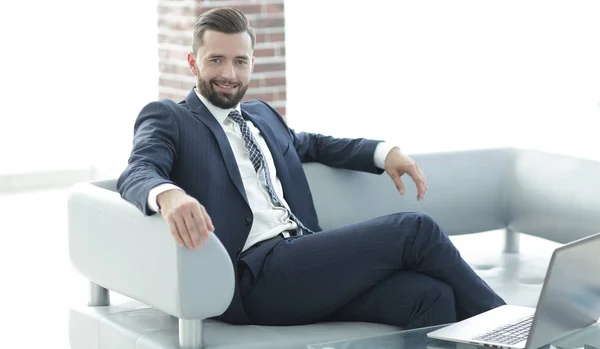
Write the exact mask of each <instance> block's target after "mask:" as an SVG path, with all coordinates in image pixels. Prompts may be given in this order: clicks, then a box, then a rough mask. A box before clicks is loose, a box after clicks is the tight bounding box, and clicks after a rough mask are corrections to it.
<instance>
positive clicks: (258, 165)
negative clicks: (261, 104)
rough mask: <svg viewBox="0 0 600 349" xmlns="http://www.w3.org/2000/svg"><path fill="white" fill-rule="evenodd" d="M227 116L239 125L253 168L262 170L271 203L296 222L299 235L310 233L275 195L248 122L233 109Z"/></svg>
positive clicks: (262, 156)
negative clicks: (299, 229)
mask: <svg viewBox="0 0 600 349" xmlns="http://www.w3.org/2000/svg"><path fill="white" fill-rule="evenodd" d="M227 117H228V118H230V119H231V120H233V121H235V123H237V124H238V125H239V126H240V130H241V131H242V137H243V138H244V144H245V146H246V150H247V151H248V155H249V156H250V161H251V162H252V166H254V170H256V172H257V173H259V171H261V170H262V171H263V174H264V176H265V181H266V184H267V192H268V193H269V196H270V197H271V201H272V202H273V204H274V205H276V206H278V207H281V208H283V209H284V210H285V211H286V212H287V213H288V214H289V216H290V218H291V219H292V220H293V221H294V222H296V224H298V227H300V228H301V232H300V233H299V235H302V234H303V232H305V233H307V234H312V233H313V231H312V230H310V229H308V228H307V227H305V226H304V224H302V222H300V220H299V219H298V217H296V215H295V214H293V213H292V211H290V210H288V209H287V208H286V207H285V206H284V205H283V204H282V203H281V201H280V200H279V198H278V197H277V193H276V192H275V188H274V187H273V183H271V175H270V173H269V166H267V161H266V159H265V156H264V154H263V153H262V151H261V150H260V147H259V145H258V142H257V141H256V138H254V135H253V134H252V132H251V131H250V128H249V127H248V124H246V121H245V120H244V119H243V118H242V116H241V115H240V113H239V112H238V111H237V110H235V109H234V110H232V111H231V112H230V113H229V115H228V116H227Z"/></svg>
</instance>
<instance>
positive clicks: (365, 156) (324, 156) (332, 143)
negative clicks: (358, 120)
mask: <svg viewBox="0 0 600 349" xmlns="http://www.w3.org/2000/svg"><path fill="white" fill-rule="evenodd" d="M263 103H264V104H265V105H266V106H267V107H268V108H269V109H271V110H272V111H273V113H275V115H277V117H278V118H279V120H280V121H281V122H282V123H283V124H284V125H285V127H286V129H287V130H288V132H289V134H290V137H291V138H292V141H293V143H294V148H296V152H297V153H298V156H299V157H300V161H302V162H319V163H322V164H323V165H327V166H330V167H338V168H344V169H347V170H355V171H363V172H370V173H377V174H381V173H383V170H382V169H380V168H379V167H377V166H376V165H375V149H376V148H377V145H378V144H379V143H381V142H382V141H378V140H370V139H364V138H355V139H352V138H334V137H331V136H324V135H321V134H318V133H308V132H299V133H296V132H295V131H294V130H293V129H291V128H289V127H288V126H287V124H286V122H285V120H284V119H283V117H282V116H281V115H279V113H278V112H277V111H276V110H275V109H273V108H272V107H271V106H270V105H269V104H267V103H265V102H263Z"/></svg>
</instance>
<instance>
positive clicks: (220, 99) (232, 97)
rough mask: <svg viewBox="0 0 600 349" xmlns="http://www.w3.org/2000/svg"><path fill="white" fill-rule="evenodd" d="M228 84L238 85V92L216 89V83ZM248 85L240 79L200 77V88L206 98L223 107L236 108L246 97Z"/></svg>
mask: <svg viewBox="0 0 600 349" xmlns="http://www.w3.org/2000/svg"><path fill="white" fill-rule="evenodd" d="M215 83H216V84H227V85H237V86H238V87H237V92H235V93H227V92H219V91H216V90H215V86H214V84H215ZM248 85H249V84H246V85H242V83H241V82H240V81H229V80H223V79H210V80H204V79H200V78H198V90H199V92H200V94H201V95H202V96H204V98H206V99H208V101H209V102H211V103H212V104H213V105H215V106H216V107H219V108H221V109H231V108H235V106H236V105H238V103H240V101H241V100H242V98H244V95H245V94H246V91H248Z"/></svg>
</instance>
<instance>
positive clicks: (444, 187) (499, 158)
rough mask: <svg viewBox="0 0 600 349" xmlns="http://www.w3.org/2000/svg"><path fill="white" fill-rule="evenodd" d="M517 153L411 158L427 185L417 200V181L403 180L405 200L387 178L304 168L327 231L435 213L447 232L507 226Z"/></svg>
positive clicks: (498, 151)
mask: <svg viewBox="0 0 600 349" xmlns="http://www.w3.org/2000/svg"><path fill="white" fill-rule="evenodd" d="M515 153H516V151H515V149H512V148H500V149H483V150H469V151H458V152H446V153H431V154H416V155H411V157H412V158H413V159H415V160H416V161H417V163H418V164H419V166H420V167H421V169H422V170H423V172H424V173H425V175H426V176H427V180H428V183H429V190H428V192H427V195H426V196H425V199H424V200H421V201H417V200H416V188H415V184H414V182H412V180H411V179H410V177H408V176H406V175H405V176H403V177H402V180H403V182H404V184H405V187H406V189H407V190H406V193H405V194H404V196H401V195H400V194H399V193H398V192H397V191H396V188H395V186H394V183H393V182H392V180H391V179H390V178H389V176H387V174H385V173H384V174H382V175H373V174H367V173H359V172H352V171H347V170H341V169H332V168H329V167H326V166H323V165H321V164H316V163H311V164H305V165H304V169H305V171H306V173H307V177H308V180H309V184H310V187H311V192H312V194H313V199H314V201H315V206H316V209H317V214H318V216H319V221H320V224H321V227H322V228H323V229H327V228H332V227H335V226H339V225H343V224H348V223H354V222H358V221H361V220H364V219H369V218H374V217H377V216H381V215H385V214H390V213H395V212H401V211H419V212H425V213H427V214H429V215H431V216H432V217H433V218H434V219H435V220H436V221H437V222H438V223H439V224H440V225H441V226H442V227H443V228H444V230H445V231H446V232H447V233H448V234H467V233H476V232H482V231H488V230H494V229H502V228H506V227H507V224H508V219H509V214H508V213H509V210H508V208H509V200H510V198H509V193H510V190H508V189H509V188H510V186H511V185H512V184H511V183H512V182H513V181H512V178H511V176H512V174H513V171H512V167H513V166H512V165H513V163H514V157H515Z"/></svg>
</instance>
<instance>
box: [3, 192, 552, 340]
mask: <svg viewBox="0 0 600 349" xmlns="http://www.w3.org/2000/svg"><path fill="white" fill-rule="evenodd" d="M67 193H68V189H67V188H55V189H49V190H42V191H39V190H38V191H30V192H19V193H4V194H0V215H1V216H0V217H1V219H0V275H1V277H2V284H1V285H2V287H1V288H0V289H1V297H0V299H1V300H3V301H4V302H5V305H4V306H2V316H3V317H4V321H3V322H4V324H5V325H3V326H2V329H3V331H1V333H2V340H3V341H2V342H3V347H16V346H17V345H18V347H20V348H41V347H42V346H43V347H50V348H60V349H63V348H64V349H67V348H69V343H68V309H69V306H71V305H76V304H80V305H81V304H85V303H86V302H87V295H88V288H87V286H88V284H87V282H86V280H85V279H84V278H82V277H81V276H79V275H78V274H77V272H76V271H74V270H73V269H72V268H71V266H70V262H69V255H68V240H67V207H66V200H67ZM486 234H487V233H486ZM472 238H473V236H472V235H471V239H472ZM452 239H453V240H455V242H460V241H459V240H461V237H460V236H458V237H452ZM490 239H492V240H490ZM540 241H541V239H537V238H534V239H522V248H527V249H536V247H540V246H539V244H540ZM470 242H472V243H469V244H468V245H465V244H464V241H463V242H462V243H460V245H461V249H462V248H465V249H469V248H472V249H477V248H478V246H480V243H494V244H497V245H498V246H501V244H502V243H503V241H502V234H501V232H498V233H497V234H495V235H493V236H491V237H490V236H489V235H488V236H487V237H485V239H484V240H480V241H479V242H478V240H477V239H475V240H470ZM541 243H548V242H544V241H542V242H541ZM111 299H112V301H113V303H115V302H116V303H118V302H120V301H123V300H125V298H124V297H120V296H119V295H114V294H111ZM7 326H8V328H7ZM7 344H8V345H7ZM10 344H13V346H10Z"/></svg>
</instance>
